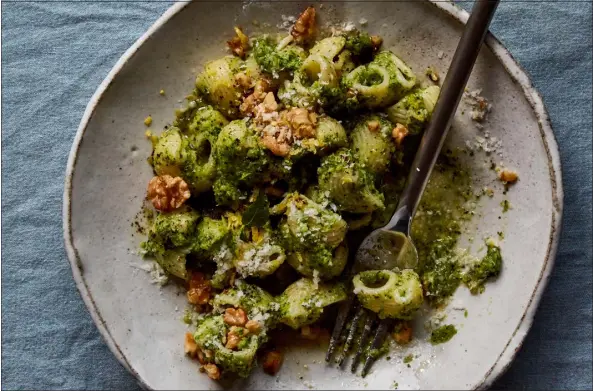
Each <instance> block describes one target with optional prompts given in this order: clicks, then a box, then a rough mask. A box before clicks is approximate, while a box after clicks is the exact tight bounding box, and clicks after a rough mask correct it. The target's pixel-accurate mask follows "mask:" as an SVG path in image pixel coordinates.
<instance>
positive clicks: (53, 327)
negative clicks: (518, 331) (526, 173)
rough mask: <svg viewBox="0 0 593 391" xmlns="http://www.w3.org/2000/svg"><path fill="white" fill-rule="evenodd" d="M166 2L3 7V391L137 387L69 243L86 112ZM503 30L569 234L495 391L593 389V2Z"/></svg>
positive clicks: (508, 7) (509, 9)
mask: <svg viewBox="0 0 593 391" xmlns="http://www.w3.org/2000/svg"><path fill="white" fill-rule="evenodd" d="M169 6H170V3H167V2H145V3H142V2H120V3H118V2H81V3H76V2H22V3H19V2H11V3H8V2H4V3H3V4H2V27H3V28H2V71H3V72H2V85H3V90H2V108H3V110H2V114H3V118H2V119H3V123H2V125H3V126H2V168H3V170H2V184H3V187H2V239H3V240H2V288H3V289H2V293H3V297H2V374H3V377H2V388H3V389H14V388H26V389H35V388H43V389H47V388H52V389H54V388H56V389H57V388H59V389H81V388H85V389H116V388H117V389H124V388H125V389H132V388H137V387H138V386H137V384H136V382H135V381H134V379H133V377H132V376H131V375H129V374H128V373H127V372H126V371H125V370H124V369H123V367H121V366H120V365H119V364H118V362H117V361H116V359H115V358H114V357H113V355H112V354H111V353H110V351H109V350H108V349H107V347H106V345H105V344H104V343H103V340H102V339H101V337H100V335H99V333H98V331H97V329H96V328H95V326H94V324H93V322H92V320H91V317H90V315H89V314H88V312H87V310H86V308H85V306H84V304H83V302H82V300H81V298H80V296H79V294H78V292H77V291H76V288H75V286H74V282H73V279H72V276H71V272H70V266H69V264H68V262H67V259H66V254H65V251H64V248H63V243H62V219H61V208H62V188H63V182H64V180H63V179H64V172H65V167H66V160H67V156H68V152H69V151H70V145H71V143H72V140H73V137H74V134H75V132H76V129H77V126H78V123H79V121H80V118H81V116H82V113H83V111H84V108H85V106H86V104H87V102H88V100H89V99H90V97H91V95H92V94H93V92H94V91H95V89H96V87H97V86H98V85H99V83H100V82H101V81H102V80H103V78H104V77H105V76H106V74H107V73H108V71H109V70H110V68H111V67H112V66H113V64H114V63H115V62H116V61H117V59H118V58H119V57H120V56H121V55H122V54H123V52H124V51H125V50H126V49H127V48H128V47H129V46H130V45H131V44H132V43H133V42H134V41H135V40H136V39H137V38H138V37H139V36H140V35H141V34H142V33H143V32H144V31H145V30H146V29H147V28H148V27H149V26H150V25H151V24H152V23H153V22H154V20H156V19H157V18H158V17H159V16H160V14H161V13H162V12H163V11H165V10H166V9H167V8H168V7H169ZM492 30H493V32H494V33H495V34H496V35H497V36H498V37H499V38H500V39H501V40H502V41H503V43H504V44H505V45H506V46H507V47H508V48H509V49H510V51H511V52H512V53H513V55H514V56H515V57H516V58H517V59H518V60H519V62H520V63H521V64H522V65H523V66H524V67H525V68H526V69H527V71H528V72H529V73H530V74H531V76H532V77H533V81H534V83H535V86H536V87H537V88H538V89H539V90H540V91H541V93H542V95H543V97H544V100H545V102H546V105H547V108H548V110H549V113H550V117H551V119H552V124H553V126H554V129H555V132H556V137H557V138H558V143H559V145H560V152H561V156H562V165H563V173H564V189H565V206H564V226H563V233H562V240H561V243H560V249H559V256H558V259H557V262H556V267H555V269H554V272H553V275H552V278H551V280H550V284H549V286H548V289H547V291H546V293H545V294H544V297H543V299H542V302H541V306H540V308H539V311H538V312H537V316H536V318H535V323H534V326H533V328H532V330H531V332H530V333H529V335H528V337H527V339H526V340H525V343H524V345H523V347H522V349H521V351H520V352H519V354H518V356H517V359H516V361H515V363H514V364H513V365H512V366H511V368H510V369H509V371H508V372H507V373H506V374H505V375H504V376H503V377H502V378H501V379H500V380H499V381H498V382H497V383H496V385H495V387H496V388H511V389H517V388H526V389H551V388H553V389H591V387H592V383H591V306H592V298H591V289H592V285H591V273H592V270H591V266H592V254H591V233H592V232H591V217H592V216H591V197H592V193H591V173H592V172H591V128H592V122H591V94H592V91H591V3H590V2H580V3H579V2H570V3H564V2H553V3H552V2H547V3H538V2H503V3H502V4H501V5H500V7H499V11H498V13H497V15H496V17H495V21H494V23H493V25H492Z"/></svg>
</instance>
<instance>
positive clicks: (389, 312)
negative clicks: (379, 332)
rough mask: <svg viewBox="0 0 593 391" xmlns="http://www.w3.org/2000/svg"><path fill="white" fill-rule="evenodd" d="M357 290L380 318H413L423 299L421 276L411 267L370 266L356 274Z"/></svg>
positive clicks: (362, 299) (355, 290)
mask: <svg viewBox="0 0 593 391" xmlns="http://www.w3.org/2000/svg"><path fill="white" fill-rule="evenodd" d="M352 283H353V284H354V293H356V295H357V297H358V300H359V301H360V303H361V304H362V306H363V307H365V308H367V309H369V310H371V311H373V312H376V313H377V314H378V315H379V317H380V318H381V319H384V318H398V319H410V318H411V317H412V315H413V314H414V312H415V311H416V310H417V309H418V308H420V306H421V305H422V302H423V300H424V298H423V296H422V284H421V283H420V277H418V274H416V272H414V271H412V270H403V271H401V272H398V273H396V272H392V271H389V270H368V271H365V272H362V273H359V274H357V275H356V276H354V279H353V280H352Z"/></svg>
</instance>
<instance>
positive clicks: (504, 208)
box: [500, 200, 511, 213]
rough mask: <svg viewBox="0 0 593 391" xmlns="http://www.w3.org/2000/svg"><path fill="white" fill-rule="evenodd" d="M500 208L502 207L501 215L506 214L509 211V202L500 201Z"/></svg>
mask: <svg viewBox="0 0 593 391" xmlns="http://www.w3.org/2000/svg"><path fill="white" fill-rule="evenodd" d="M500 206H502V213H506V212H508V211H509V209H511V203H510V202H509V200H504V201H501V203H500Z"/></svg>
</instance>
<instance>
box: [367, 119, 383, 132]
mask: <svg viewBox="0 0 593 391" xmlns="http://www.w3.org/2000/svg"><path fill="white" fill-rule="evenodd" d="M380 125H381V124H380V123H379V121H377V120H373V121H369V122H367V128H369V130H370V131H371V132H376V131H377V130H379V126H380Z"/></svg>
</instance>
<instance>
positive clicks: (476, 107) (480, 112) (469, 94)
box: [463, 88, 492, 122]
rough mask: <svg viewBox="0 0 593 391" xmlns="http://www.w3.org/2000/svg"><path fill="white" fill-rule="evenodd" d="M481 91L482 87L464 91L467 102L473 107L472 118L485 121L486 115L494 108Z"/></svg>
mask: <svg viewBox="0 0 593 391" xmlns="http://www.w3.org/2000/svg"><path fill="white" fill-rule="evenodd" d="M481 93H482V89H481V88H479V89H476V90H473V91H466V92H464V93H463V96H464V98H465V102H466V103H467V104H468V105H469V106H470V107H471V108H472V111H471V118H472V119H473V120H474V121H477V122H482V121H484V119H486V115H487V114H488V113H489V112H490V110H492V105H491V104H490V103H489V102H488V100H487V99H486V98H484V97H483V96H481V95H480V94H481Z"/></svg>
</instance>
